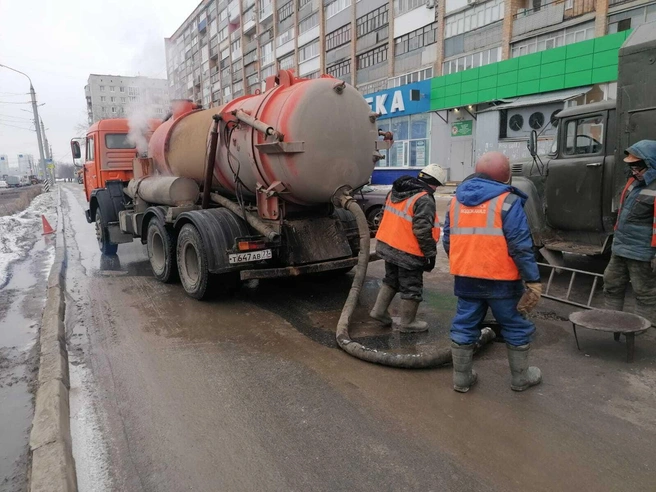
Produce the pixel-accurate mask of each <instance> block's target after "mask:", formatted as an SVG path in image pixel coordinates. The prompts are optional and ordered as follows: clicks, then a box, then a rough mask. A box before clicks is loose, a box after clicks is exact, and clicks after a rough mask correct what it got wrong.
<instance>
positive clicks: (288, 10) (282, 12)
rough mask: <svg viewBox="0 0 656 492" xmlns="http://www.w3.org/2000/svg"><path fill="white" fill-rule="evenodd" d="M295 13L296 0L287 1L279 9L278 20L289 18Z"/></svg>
mask: <svg viewBox="0 0 656 492" xmlns="http://www.w3.org/2000/svg"><path fill="white" fill-rule="evenodd" d="M293 13H294V2H287V3H286V4H285V5H283V6H282V7H280V8H279V9H278V22H282V21H284V20H285V19H288V18H290V17H291V16H292V14H293Z"/></svg>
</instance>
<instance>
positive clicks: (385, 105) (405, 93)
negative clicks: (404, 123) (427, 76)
mask: <svg viewBox="0 0 656 492" xmlns="http://www.w3.org/2000/svg"><path fill="white" fill-rule="evenodd" d="M364 99H365V101H367V103H369V107H370V108H371V110H372V111H373V112H374V113H378V114H380V118H379V119H383V118H393V117H395V116H403V115H409V114H416V113H425V112H427V111H428V109H429V107H430V81H429V80H424V81H422V82H415V83H413V84H407V85H403V86H401V87H395V88H394V89H387V90H384V91H380V92H374V93H373V94H367V95H365V96H364Z"/></svg>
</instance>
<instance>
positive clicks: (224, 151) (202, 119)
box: [71, 70, 391, 299]
mask: <svg viewBox="0 0 656 492" xmlns="http://www.w3.org/2000/svg"><path fill="white" fill-rule="evenodd" d="M376 117H377V115H376V114H375V113H372V112H371V110H370V108H369V106H368V104H367V103H366V101H365V100H364V98H363V97H362V95H361V94H360V93H359V92H358V91H357V90H356V89H355V88H353V87H352V86H350V85H348V84H346V83H344V82H342V81H340V80H337V79H334V78H332V77H328V76H323V77H321V78H318V79H314V80H306V79H300V78H296V77H294V75H293V73H292V72H290V71H285V70H283V71H280V73H279V74H278V75H276V76H273V77H270V78H268V79H267V81H266V89H265V90H264V92H262V93H261V94H255V95H247V96H243V97H240V98H238V99H235V100H233V101H231V102H229V103H227V104H225V105H223V106H219V107H216V108H211V109H200V108H198V107H197V106H196V105H195V104H193V103H192V102H191V101H187V100H184V101H175V102H174V104H173V111H172V115H171V116H170V117H169V118H168V119H167V120H165V121H163V122H161V121H151V124H150V129H149V130H150V131H148V132H147V134H146V135H145V137H146V138H147V142H148V146H147V153H146V154H145V155H144V153H139V154H138V153H137V150H143V149H137V147H136V146H135V143H134V142H133V141H132V140H131V139H130V138H128V133H129V130H130V128H129V125H128V120H126V119H110V120H101V121H99V122H97V123H95V124H94V125H93V126H92V127H91V128H90V129H89V130H88V132H87V135H86V142H85V144H86V145H85V150H86V155H85V158H84V165H83V176H84V187H85V193H86V197H87V200H88V202H89V208H88V210H87V211H86V218H87V221H88V222H90V223H94V224H95V230H96V236H97V239H98V244H99V247H100V249H101V251H102V253H104V254H107V255H112V254H116V252H117V247H118V245H119V244H121V243H126V242H131V241H133V240H134V239H135V238H136V239H139V240H141V242H142V243H143V244H145V245H146V248H147V252H148V259H149V261H150V266H151V268H152V272H153V275H154V276H155V277H156V278H157V279H158V280H160V281H162V282H175V281H177V280H178V279H179V280H180V282H181V283H182V286H183V288H184V290H185V291H186V293H187V294H188V295H189V296H191V297H194V298H197V299H202V298H204V297H205V296H206V295H208V294H209V293H210V292H212V291H221V290H229V289H232V288H234V287H235V286H236V285H237V284H238V283H239V281H241V280H248V279H261V278H274V277H284V276H293V275H301V274H307V273H318V272H328V271H336V272H346V271H349V270H350V269H352V268H353V267H354V266H355V265H356V263H357V261H358V259H357V257H358V252H359V249H360V246H359V245H360V234H359V230H358V222H356V217H354V215H353V214H352V213H351V212H350V211H348V210H346V209H347V208H351V209H352V210H353V211H354V213H357V210H356V207H347V206H346V203H347V202H348V201H349V196H348V194H349V193H350V191H351V190H353V189H357V188H359V187H360V186H362V185H364V184H366V183H367V182H368V181H369V177H370V175H371V173H372V171H373V168H374V165H375V162H376V161H377V160H378V159H381V158H382V155H381V154H380V152H379V150H381V149H383V148H389V146H390V145H391V141H390V140H381V139H380V138H379V135H378V130H377V128H376ZM71 148H72V151H73V157H74V158H80V157H81V146H80V143H79V142H78V141H77V140H72V141H71ZM365 224H366V220H365ZM367 234H368V231H367ZM367 253H368V252H367Z"/></svg>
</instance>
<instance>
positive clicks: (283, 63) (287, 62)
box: [278, 53, 296, 70]
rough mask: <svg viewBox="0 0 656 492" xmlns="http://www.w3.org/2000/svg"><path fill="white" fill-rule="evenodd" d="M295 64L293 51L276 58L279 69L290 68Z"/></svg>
mask: <svg viewBox="0 0 656 492" xmlns="http://www.w3.org/2000/svg"><path fill="white" fill-rule="evenodd" d="M295 65H296V63H295V61H294V53H292V54H291V55H288V56H284V57H282V58H280V59H279V60H278V68H279V69H280V70H290V69H293V68H294V66H295Z"/></svg>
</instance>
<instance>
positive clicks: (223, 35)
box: [219, 27, 228, 43]
mask: <svg viewBox="0 0 656 492" xmlns="http://www.w3.org/2000/svg"><path fill="white" fill-rule="evenodd" d="M227 37H228V28H227V27H224V28H223V29H221V30H220V31H219V43H220V42H221V41H223V40H224V39H226V38H227Z"/></svg>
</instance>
